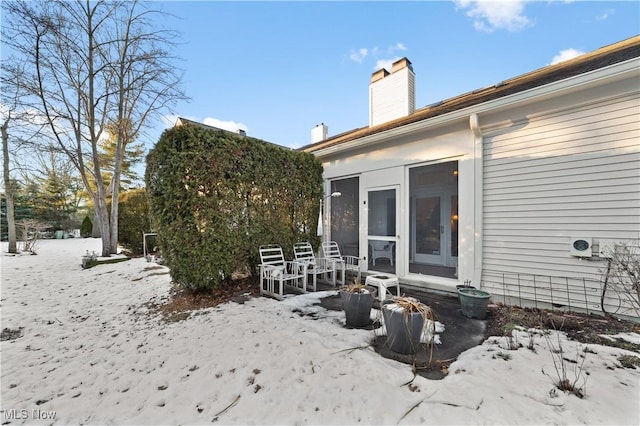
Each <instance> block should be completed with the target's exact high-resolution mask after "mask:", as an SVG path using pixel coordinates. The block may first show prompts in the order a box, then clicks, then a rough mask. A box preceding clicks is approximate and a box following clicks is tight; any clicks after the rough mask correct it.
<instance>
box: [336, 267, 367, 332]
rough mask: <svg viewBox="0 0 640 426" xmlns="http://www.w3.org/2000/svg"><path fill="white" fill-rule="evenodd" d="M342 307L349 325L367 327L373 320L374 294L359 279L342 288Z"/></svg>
mask: <svg viewBox="0 0 640 426" xmlns="http://www.w3.org/2000/svg"><path fill="white" fill-rule="evenodd" d="M340 297H341V298H342V308H343V309H344V313H345V315H346V316H347V325H348V326H351V327H365V326H367V325H369V322H370V320H371V308H372V307H373V295H372V294H371V292H370V291H369V290H368V289H367V287H366V286H365V285H364V284H362V283H361V282H360V281H359V280H357V279H356V280H355V281H354V282H353V283H352V284H349V285H347V286H344V287H342V288H341V289H340Z"/></svg>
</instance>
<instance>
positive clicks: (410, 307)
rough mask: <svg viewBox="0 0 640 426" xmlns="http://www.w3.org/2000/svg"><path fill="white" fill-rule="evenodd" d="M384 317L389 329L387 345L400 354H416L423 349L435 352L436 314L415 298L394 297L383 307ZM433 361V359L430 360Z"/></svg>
mask: <svg viewBox="0 0 640 426" xmlns="http://www.w3.org/2000/svg"><path fill="white" fill-rule="evenodd" d="M382 316H383V319H384V324H385V327H386V329H387V345H388V346H389V348H390V349H391V350H392V351H394V352H397V353H400V354H415V353H417V352H418V350H419V349H420V348H421V347H422V346H421V340H422V337H423V335H424V336H425V339H424V340H425V341H426V342H425V343H426V349H429V350H433V337H434V336H435V325H436V319H437V318H436V314H435V312H434V311H433V310H432V309H431V308H430V307H429V306H427V305H425V304H424V303H421V302H420V301H419V300H418V299H415V298H413V297H393V298H392V299H391V300H390V301H388V302H386V303H384V304H383V305H382ZM429 359H431V357H430V358H429Z"/></svg>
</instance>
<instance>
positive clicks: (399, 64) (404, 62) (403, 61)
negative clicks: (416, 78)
mask: <svg viewBox="0 0 640 426" xmlns="http://www.w3.org/2000/svg"><path fill="white" fill-rule="evenodd" d="M405 67H406V68H409V69H410V70H411V71H413V67H412V66H411V61H410V60H409V59H407V57H406V56H405V57H404V58H400V59H398V60H397V61H395V62H394V63H393V64H392V65H391V72H392V73H394V72H396V71H399V70H401V69H403V68H405Z"/></svg>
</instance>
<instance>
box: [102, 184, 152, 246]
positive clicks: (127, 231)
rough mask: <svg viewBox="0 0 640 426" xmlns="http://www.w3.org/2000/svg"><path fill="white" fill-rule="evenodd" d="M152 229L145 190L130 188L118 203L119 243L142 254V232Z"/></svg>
mask: <svg viewBox="0 0 640 426" xmlns="http://www.w3.org/2000/svg"><path fill="white" fill-rule="evenodd" d="M152 229H153V228H152V226H151V220H150V218H149V203H148V201H147V194H146V192H145V190H144V189H130V190H128V191H126V192H123V193H122V194H121V195H120V201H119V203H118V243H120V245H122V247H124V248H125V249H127V250H128V251H129V252H130V253H131V254H133V255H136V256H137V255H141V254H142V253H143V251H144V250H143V242H142V233H143V232H150V231H151V230H152ZM89 233H91V229H89Z"/></svg>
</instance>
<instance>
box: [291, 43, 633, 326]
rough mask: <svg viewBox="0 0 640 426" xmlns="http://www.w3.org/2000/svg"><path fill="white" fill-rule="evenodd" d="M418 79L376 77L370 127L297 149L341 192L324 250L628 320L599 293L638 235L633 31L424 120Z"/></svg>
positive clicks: (443, 287)
mask: <svg viewBox="0 0 640 426" xmlns="http://www.w3.org/2000/svg"><path fill="white" fill-rule="evenodd" d="M414 79H415V74H414V70H413V68H412V64H411V62H409V60H408V59H407V58H403V59H400V60H398V61H396V62H395V63H394V64H393V68H392V69H391V72H388V71H386V70H380V71H377V72H375V73H373V75H372V78H371V83H370V87H369V100H370V103H369V109H370V110H369V121H370V123H369V126H368V127H363V128H358V129H355V130H353V131H349V132H346V133H342V134H340V135H337V136H333V137H327V127H326V126H324V124H323V125H320V126H318V127H317V128H316V129H313V131H312V138H313V142H312V143H311V144H310V145H307V146H305V147H303V148H301V150H304V151H306V152H310V153H313V154H314V155H316V156H317V157H318V158H319V159H320V160H321V161H322V163H323V166H324V179H325V193H326V194H331V193H334V192H340V193H341V196H339V197H329V196H328V197H327V198H326V202H325V210H326V213H325V215H326V217H325V223H324V235H323V239H325V240H334V241H337V242H338V244H339V246H340V248H341V251H342V253H343V254H351V255H357V256H359V257H360V258H362V259H364V260H365V261H364V262H363V263H364V268H363V269H364V271H366V272H368V273H373V272H387V273H393V274H396V275H397V276H398V277H399V278H400V281H401V283H402V284H403V285H404V286H407V285H409V286H414V287H418V288H424V289H431V290H440V291H451V292H455V290H456V286H457V285H462V284H465V283H469V282H470V283H471V284H472V285H473V286H475V287H481V288H482V289H484V290H486V291H488V292H490V293H491V294H492V296H493V299H494V301H499V300H503V301H505V302H506V303H507V304H520V305H535V306H538V307H541V308H549V307H553V308H556V309H567V310H580V311H582V310H585V311H587V312H600V311H602V308H603V305H604V309H605V310H606V311H607V312H612V313H613V312H616V313H622V314H628V311H625V304H624V302H621V301H620V300H619V299H620V298H619V297H617V296H616V295H613V294H610V293H607V294H606V295H605V297H604V299H603V302H604V303H601V296H602V289H603V286H604V282H605V280H606V279H607V278H606V273H605V272H606V269H607V265H608V258H607V256H606V254H605V251H607V249H608V248H611V247H613V245H615V244H617V243H619V242H633V241H636V242H637V240H638V238H640V36H636V37H633V38H630V39H627V40H624V41H621V42H619V43H616V44H613V45H609V46H606V47H603V48H601V49H598V50H596V51H594V52H591V53H587V54H584V55H582V56H579V57H577V58H575V59H572V60H569V61H565V62H562V63H559V64H556V65H550V66H547V67H544V68H541V69H539V70H536V71H533V72H530V73H528V74H524V75H521V76H518V77H515V78H512V79H509V80H506V81H503V82H501V83H499V84H496V85H495V86H491V87H486V88H483V89H480V90H476V91H474V92H471V93H466V94H463V95H460V96H457V97H454V98H451V99H447V100H444V101H442V102H439V103H437V104H433V105H429V106H427V107H424V108H420V109H415V95H414ZM636 244H637V243H636ZM635 315H637V313H636V314H635Z"/></svg>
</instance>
